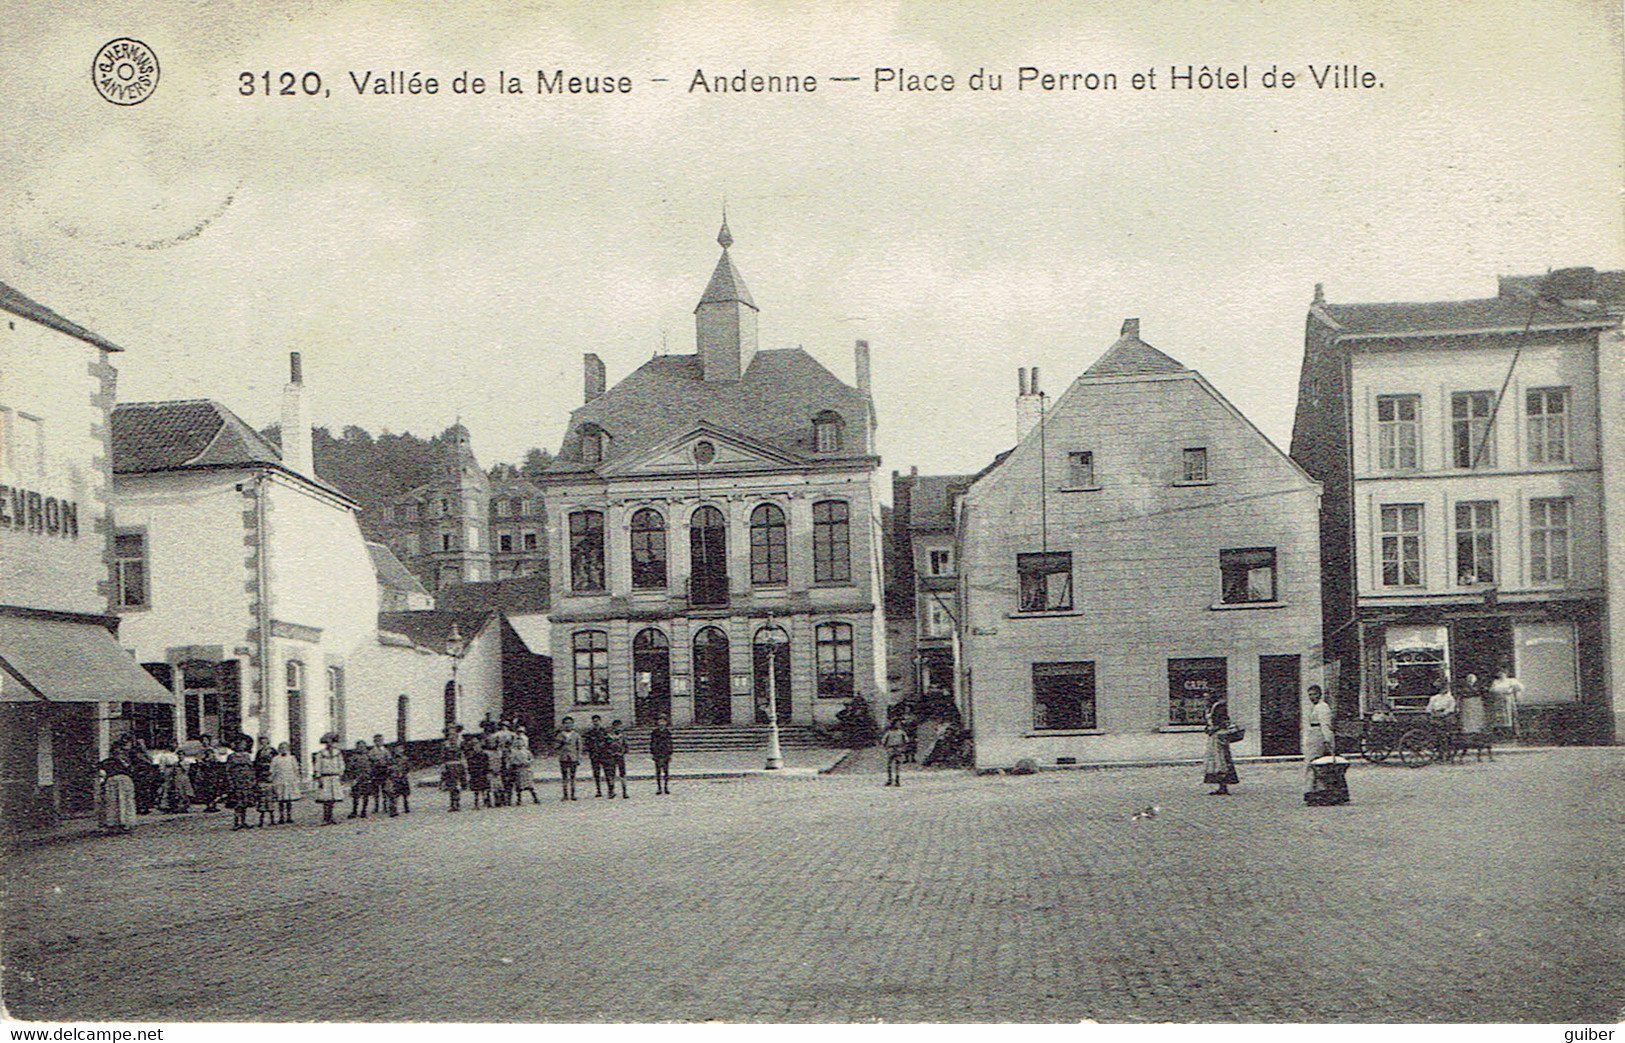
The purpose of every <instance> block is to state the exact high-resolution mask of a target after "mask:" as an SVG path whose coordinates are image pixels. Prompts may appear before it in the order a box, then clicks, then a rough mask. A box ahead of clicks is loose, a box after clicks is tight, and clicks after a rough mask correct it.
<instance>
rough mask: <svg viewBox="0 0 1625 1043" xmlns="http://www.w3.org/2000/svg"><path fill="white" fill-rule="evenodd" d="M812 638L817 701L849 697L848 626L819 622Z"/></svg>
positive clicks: (850, 669) (850, 689) (850, 639)
mask: <svg viewBox="0 0 1625 1043" xmlns="http://www.w3.org/2000/svg"><path fill="white" fill-rule="evenodd" d="M813 636H814V637H815V638H816V640H817V643H818V645H817V650H818V698H820V699H850V698H852V624H850V623H820V624H818V626H817V627H816V628H815V629H814V631H813Z"/></svg>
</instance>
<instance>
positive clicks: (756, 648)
mask: <svg viewBox="0 0 1625 1043" xmlns="http://www.w3.org/2000/svg"><path fill="white" fill-rule="evenodd" d="M751 652H752V666H753V667H754V671H753V672H754V674H755V692H756V700H755V702H756V723H757V724H767V723H768V712H767V706H768V703H767V700H768V688H769V684H768V679H769V676H770V675H769V673H768V671H769V670H770V669H771V671H772V674H771V678H772V686H771V687H772V689H773V693H774V699H773V701H774V704H775V706H776V710H775V712H776V713H777V714H778V718H779V723H780V724H789V723H790V721H791V717H790V708H791V705H792V701H791V698H790V635H788V634H786V633H785V632H784V631H783V630H782V629H780V628H779V627H772V626H769V627H763V628H762V629H760V630H758V631H756V641H755V643H754V644H753V646H752V648H751Z"/></svg>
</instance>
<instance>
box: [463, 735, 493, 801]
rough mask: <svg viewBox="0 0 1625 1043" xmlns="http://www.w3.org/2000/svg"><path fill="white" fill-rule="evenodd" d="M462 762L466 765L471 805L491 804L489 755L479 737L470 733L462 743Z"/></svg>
mask: <svg viewBox="0 0 1625 1043" xmlns="http://www.w3.org/2000/svg"><path fill="white" fill-rule="evenodd" d="M463 762H464V763H466V764H467V765H468V792H469V797H470V800H471V801H472V802H473V807H474V808H475V810H478V809H479V808H480V807H481V806H482V805H483V806H485V807H490V806H491V755H490V754H488V753H486V752H485V747H484V746H483V745H482V744H481V743H480V740H479V739H476V738H475V737H474V736H472V735H470V736H469V737H468V739H467V740H466V741H465V742H464V744H463Z"/></svg>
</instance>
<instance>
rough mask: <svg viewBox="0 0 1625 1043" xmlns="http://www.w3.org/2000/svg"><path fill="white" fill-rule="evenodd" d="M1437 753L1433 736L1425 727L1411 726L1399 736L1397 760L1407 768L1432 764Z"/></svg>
mask: <svg viewBox="0 0 1625 1043" xmlns="http://www.w3.org/2000/svg"><path fill="white" fill-rule="evenodd" d="M1437 755H1438V750H1437V749H1435V748H1434V744H1433V736H1432V735H1431V734H1430V733H1429V732H1428V731H1427V730H1426V729H1423V728H1412V729H1411V730H1410V731H1408V732H1406V733H1405V734H1404V735H1401V736H1400V737H1399V762H1400V763H1401V764H1403V765H1405V767H1407V768H1420V767H1422V766H1423V765H1426V764H1432V763H1433V758H1434V757H1435V756H1437Z"/></svg>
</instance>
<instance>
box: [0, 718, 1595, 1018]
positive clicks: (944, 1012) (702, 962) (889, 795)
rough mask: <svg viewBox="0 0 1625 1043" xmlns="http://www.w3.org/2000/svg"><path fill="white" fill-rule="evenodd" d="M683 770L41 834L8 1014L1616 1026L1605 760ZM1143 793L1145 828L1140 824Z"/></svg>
mask: <svg viewBox="0 0 1625 1043" xmlns="http://www.w3.org/2000/svg"><path fill="white" fill-rule="evenodd" d="M1242 773H1243V782H1242V784H1241V786H1239V787H1238V788H1237V791H1236V792H1235V794H1234V795H1233V796H1231V797H1228V798H1224V797H1210V796H1207V795H1206V790H1205V787H1203V786H1202V785H1200V783H1199V781H1198V777H1197V774H1196V770H1195V769H1193V768H1144V769H1125V770H1113V771H1074V772H1054V773H1044V774H1040V775H1036V776H1028V777H996V776H995V777H976V776H971V775H967V774H963V773H957V772H936V771H911V772H910V773H909V774H908V775H907V776H906V778H905V785H904V786H903V787H902V788H901V789H897V790H893V789H886V788H883V787H882V786H881V785H880V781H881V780H880V779H879V778H878V777H877V776H873V775H868V774H844V775H833V776H821V777H793V778H773V777H765V778H764V777H755V778H745V779H713V780H698V779H678V780H677V781H676V783H675V785H674V789H675V791H676V792H675V793H673V794H672V795H671V796H669V797H657V796H655V795H654V793H653V787H652V785H651V784H649V783H648V782H639V783H634V787H635V788H634V791H633V798H632V799H631V800H629V801H621V800H616V801H614V802H610V801H608V800H597V799H594V798H593V797H592V796H591V782H590V780H589V781H588V783H587V786H586V789H587V793H588V795H587V796H585V797H584V798H583V799H582V800H581V801H579V802H577V803H574V804H561V802H560V801H559V800H558V799H557V793H556V791H555V790H550V789H546V788H544V789H543V791H542V797H543V802H542V804H541V805H540V806H525V807H520V808H498V809H493V810H481V811H478V812H470V811H466V810H465V811H464V812H462V813H461V814H458V815H450V814H448V813H447V812H446V810H445V807H444V804H443V802H442V798H441V797H440V795H439V794H438V793H437V792H435V791H434V790H420V791H419V792H418V793H416V794H415V795H414V796H415V800H414V802H413V806H414V811H413V813H412V814H411V815H410V816H409V817H402V818H398V819H393V820H391V819H382V820H379V819H368V820H367V821H366V822H359V821H357V822H344V823H342V824H341V825H339V826H337V827H334V828H317V827H316V826H315V825H314V822H315V820H316V818H317V817H318V815H317V813H316V808H315V807H314V806H313V805H312V804H311V803H310V802H309V801H306V802H303V804H302V806H301V807H300V808H299V814H300V816H301V823H300V824H299V825H297V826H292V827H289V826H282V827H275V828H270V829H265V830H250V831H246V832H238V833H233V832H231V831H230V830H229V826H230V815H229V813H220V814H215V815H203V814H194V815H192V816H189V817H187V818H186V819H184V820H180V821H177V822H172V823H153V824H144V825H143V827H142V828H141V829H139V830H138V831H137V832H136V833H135V834H134V835H132V836H129V837H124V838H109V839H105V840H104V839H90V840H79V841H73V842H65V843H53V844H41V845H37V846H32V847H27V848H24V849H22V850H20V851H16V852H13V853H11V855H10V856H9V857H8V859H7V865H6V873H5V887H6V893H5V916H6V931H5V944H6V952H5V957H6V975H5V982H6V985H5V988H6V995H5V1001H6V1003H7V1005H8V1008H9V1010H10V1012H11V1014H12V1015H13V1016H16V1017H23V1018H29V1019H52V1020H62V1019H81V1020H82V1019H119V1020H125V1019H128V1020H160V1021H178V1020H186V1021H192V1020H255V1021H259V1020H264V1021H279V1020H362V1021H391V1020H416V1021H445V1020H453V1021H458V1020H466V1021H668V1020H679V1021H697V1020H705V1019H722V1020H727V1021H814V1022H817V1021H854V1020H873V1019H884V1020H890V1021H1075V1020H1079V1019H1097V1020H1102V1021H1113V1022H1148V1021H1221V1022H1222V1021H1427V1022H1434V1021H1470V1022H1503V1021H1505V1022H1531V1021H1533V1022H1564V1023H1586V1022H1593V1023H1594V1022H1611V1021H1615V1020H1618V1019H1619V1018H1620V1016H1621V1013H1622V1011H1625V937H1622V935H1625V930H1622V924H1625V912H1622V911H1625V873H1622V869H1621V866H1622V864H1625V751H1621V750H1619V749H1585V750H1555V751H1547V752H1536V753H1522V754H1504V755H1501V756H1498V757H1496V758H1495V759H1494V760H1493V761H1489V762H1483V763H1473V762H1469V763H1467V764H1465V765H1459V766H1447V765H1434V766H1430V767H1428V768H1425V769H1421V770H1415V771H1411V770H1406V769H1404V768H1400V767H1388V766H1384V767H1366V766H1356V767H1355V768H1354V769H1353V770H1352V771H1351V773H1350V783H1351V788H1352V790H1353V793H1354V802H1353V803H1352V804H1350V805H1349V806H1347V807H1341V808H1319V809H1316V808H1306V807H1304V806H1303V805H1302V803H1301V800H1300V791H1301V783H1302V768H1301V766H1297V765H1286V764H1280V765H1256V764H1255V765H1243V766H1242ZM1152 807H1156V808H1158V809H1160V810H1158V811H1156V812H1155V814H1154V815H1152V816H1151V817H1140V818H1135V817H1134V814H1135V812H1137V811H1141V810H1142V809H1147V808H1152Z"/></svg>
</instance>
